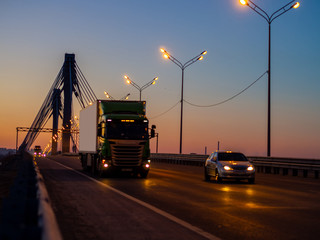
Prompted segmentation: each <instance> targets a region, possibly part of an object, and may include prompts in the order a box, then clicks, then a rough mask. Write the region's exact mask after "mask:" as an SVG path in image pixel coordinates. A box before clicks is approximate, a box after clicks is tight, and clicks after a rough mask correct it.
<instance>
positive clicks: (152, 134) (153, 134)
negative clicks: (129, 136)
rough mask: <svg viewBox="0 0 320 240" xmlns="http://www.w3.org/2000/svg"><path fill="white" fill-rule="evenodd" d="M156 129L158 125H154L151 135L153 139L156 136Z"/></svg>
mask: <svg viewBox="0 0 320 240" xmlns="http://www.w3.org/2000/svg"><path fill="white" fill-rule="evenodd" d="M156 128H157V127H156V125H152V127H151V133H150V137H151V138H154V137H155V136H156V131H155V129H156Z"/></svg>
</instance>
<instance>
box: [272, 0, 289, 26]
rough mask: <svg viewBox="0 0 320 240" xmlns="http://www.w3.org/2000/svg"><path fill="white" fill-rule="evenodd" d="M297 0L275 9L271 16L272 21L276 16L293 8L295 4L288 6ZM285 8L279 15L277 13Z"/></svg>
mask: <svg viewBox="0 0 320 240" xmlns="http://www.w3.org/2000/svg"><path fill="white" fill-rule="evenodd" d="M294 1H295V0H293V1H291V2H289V3H288V4H287V5H285V6H283V7H282V8H280V9H278V10H277V11H275V12H274V13H273V14H272V15H271V17H270V23H271V22H273V21H274V20H275V19H276V18H278V17H280V16H281V15H282V14H284V13H286V12H288V11H289V10H290V9H292V7H293V6H291V7H290V8H287V9H286V7H287V6H288V5H290V4H292V3H293V2H294ZM281 10H283V12H281V13H279V14H278V15H275V14H277V13H278V12H279V11H281Z"/></svg>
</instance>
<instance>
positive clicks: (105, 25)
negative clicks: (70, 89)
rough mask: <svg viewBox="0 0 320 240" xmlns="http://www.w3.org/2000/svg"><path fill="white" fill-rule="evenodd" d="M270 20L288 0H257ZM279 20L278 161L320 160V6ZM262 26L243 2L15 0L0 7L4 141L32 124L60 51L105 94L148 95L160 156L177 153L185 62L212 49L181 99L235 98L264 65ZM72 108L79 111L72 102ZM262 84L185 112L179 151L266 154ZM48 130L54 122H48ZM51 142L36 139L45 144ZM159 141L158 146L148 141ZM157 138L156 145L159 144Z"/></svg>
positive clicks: (275, 74)
mask: <svg viewBox="0 0 320 240" xmlns="http://www.w3.org/2000/svg"><path fill="white" fill-rule="evenodd" d="M254 2H255V3H256V4H257V5H259V6H260V7H261V8H263V9H264V10H265V11H266V12H268V13H269V14H271V13H272V12H274V11H275V10H277V9H279V8H280V7H282V6H283V5H285V4H286V3H287V2H289V1H285V0H267V1H262V0H255V1H254ZM300 3H301V6H300V7H299V8H298V9H292V10H290V11H289V12H287V13H285V14H284V15H282V16H280V17H279V18H278V19H276V20H275V21H274V22H273V23H272V75H271V77H272V155H274V156H297V157H304V156H307V157H313V158H320V150H319V149H320V126H319V122H320V101H319V100H320V99H319V92H320V91H319V90H320V81H319V80H320V79H319V67H320V55H319V53H320V44H319V42H320V31H319V29H320V1H316V0H308V1H307V0H305V1H303V0H302V1H300ZM267 31H268V24H267V23H266V21H265V20H264V19H263V18H262V17H260V16H259V15H258V14H256V13H255V12H254V11H252V10H251V9H250V8H248V7H246V6H241V5H240V4H239V2H238V0H223V1H222V0H198V1H191V0H174V1H172V0H171V1H169V0H163V1H150V0H149V1H147V0H137V1H130V0H123V1H107V0H106V1H102V0H100V1H84V0H82V1H79V0H78V1H68V0H67V1H40V0H33V1H32V0H31V1H15V0H10V1H9V0H7V1H6V0H2V1H1V3H0V35H1V39H0V52H1V55H0V81H1V90H0V107H1V119H0V121H1V122H0V127H1V132H2V136H1V139H0V146H3V147H15V134H16V133H15V128H16V127H17V126H30V125H31V123H32V121H33V119H34V117H35V116H36V114H37V112H38V110H39V108H40V106H41V104H42V102H43V101H44V98H45V97H46V95H47V92H48V90H49V89H50V87H51V85H52V83H53V81H54V79H55V77H56V75H57V73H58V71H59V70H60V68H61V66H62V64H63V61H64V54H65V53H75V54H76V61H77V63H78V65H79V66H80V68H81V70H82V72H83V73H84V75H85V76H86V78H87V80H88V82H89V83H90V85H91V87H92V88H93V90H94V91H95V93H96V95H97V96H98V97H99V98H104V94H103V92H104V91H107V92H109V93H110V94H111V95H112V96H113V97H115V98H121V97H123V96H124V95H126V94H127V93H131V98H130V99H131V100H137V99H138V97H139V95H138V91H137V90H136V89H135V88H133V87H132V86H128V85H126V84H125V82H124V79H123V75H125V74H127V75H128V76H130V78H131V79H132V80H133V81H134V82H136V83H137V84H138V85H143V84H145V83H147V82H148V81H150V80H152V79H153V78H154V77H155V76H158V77H159V80H158V82H157V84H156V85H152V86H150V87H149V88H147V89H145V90H144V91H143V92H142V98H143V99H144V100H146V101H147V111H148V112H147V114H148V116H149V117H150V119H151V123H152V124H156V125H157V130H158V131H159V150H160V151H161V152H178V149H179V122H180V119H179V117H180V106H179V105H177V106H176V107H175V108H173V109H172V110H171V111H169V112H168V113H166V114H164V115H162V116H160V117H157V118H153V117H154V116H157V115H159V114H161V113H162V112H165V111H166V110H168V109H169V108H170V107H172V106H174V104H176V103H177V102H178V101H179V100H180V91H181V90H180V89H181V70H180V69H179V68H178V67H177V66H176V65H175V64H173V63H172V62H170V61H168V60H165V59H163V58H162V56H161V54H160V51H159V49H160V47H164V48H166V50H167V51H169V52H170V53H171V54H172V55H173V56H174V57H176V58H177V59H179V60H180V61H181V62H186V61H188V60H189V59H191V58H192V57H194V56H196V55H198V54H199V53H201V52H202V51H203V50H207V51H208V54H207V55H206V56H205V59H204V60H203V61H201V62H196V63H194V64H193V65H191V66H190V67H188V68H187V69H186V70H185V88H184V98H185V100H187V101H189V102H192V103H195V104H199V105H210V104H214V103H217V102H220V101H223V100H225V99H227V98H229V97H231V96H232V95H234V94H236V93H238V92H239V91H241V90H242V89H244V88H245V87H247V86H248V85H249V84H251V83H252V82H253V81H254V80H256V79H257V78H258V77H259V76H260V75H261V74H263V73H264V72H265V71H266V70H267V44H268V43H267V37H268V32H267ZM74 108H75V113H77V112H78V111H79V109H80V107H79V106H78V105H77V103H76V102H75V106H74ZM266 116H267V77H266V76H264V77H263V78H262V79H261V80H259V81H258V82H257V83H256V84H254V85H253V86H252V87H251V88H250V89H248V90H247V91H246V92H244V93H243V94H241V95H240V96H238V97H237V98H235V99H233V100H231V101H229V102H227V103H225V104H222V105H219V106H216V107H211V108H196V107H192V106H190V105H188V104H185V107H184V141H183V152H184V153H190V152H196V153H203V152H204V148H205V146H207V149H208V151H214V150H215V149H216V146H217V141H220V145H221V147H222V148H224V149H231V150H239V151H243V152H245V153H246V154H248V155H265V154H266V131H267V129H266V126H267V125H266V124H267V123H266ZM48 127H50V126H48ZM49 138H50V136H48V135H46V136H40V137H39V139H38V141H39V142H40V144H42V145H43V144H46V143H47V142H48V139H49ZM152 141H154V140H152ZM154 145H155V143H154V142H152V146H154Z"/></svg>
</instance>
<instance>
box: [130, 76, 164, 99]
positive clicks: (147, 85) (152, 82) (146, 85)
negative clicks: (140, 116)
mask: <svg viewBox="0 0 320 240" xmlns="http://www.w3.org/2000/svg"><path fill="white" fill-rule="evenodd" d="M124 78H125V79H126V83H127V84H131V85H132V86H134V87H135V88H136V89H138V90H139V92H140V101H141V92H142V90H144V89H146V88H147V87H149V86H151V85H153V84H156V81H157V80H158V77H155V78H154V79H152V80H151V81H150V82H148V83H146V84H145V85H143V86H142V87H140V86H139V85H138V84H136V83H135V82H134V81H132V80H131V79H130V78H129V77H128V76H127V75H125V76H124Z"/></svg>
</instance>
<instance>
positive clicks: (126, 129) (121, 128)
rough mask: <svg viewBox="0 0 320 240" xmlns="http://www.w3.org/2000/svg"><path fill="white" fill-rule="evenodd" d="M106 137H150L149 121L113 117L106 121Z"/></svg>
mask: <svg viewBox="0 0 320 240" xmlns="http://www.w3.org/2000/svg"><path fill="white" fill-rule="evenodd" d="M105 137H106V138H108V139H148V122H144V121H143V120H114V119H112V121H107V123H106V131H105Z"/></svg>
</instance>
